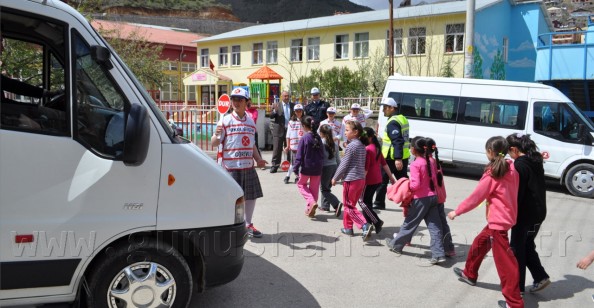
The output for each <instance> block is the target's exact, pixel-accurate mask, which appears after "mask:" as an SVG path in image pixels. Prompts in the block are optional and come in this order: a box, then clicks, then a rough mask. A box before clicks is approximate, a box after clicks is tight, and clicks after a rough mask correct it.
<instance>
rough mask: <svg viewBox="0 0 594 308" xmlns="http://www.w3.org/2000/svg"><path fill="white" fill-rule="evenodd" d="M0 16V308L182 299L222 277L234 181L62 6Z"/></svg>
mask: <svg viewBox="0 0 594 308" xmlns="http://www.w3.org/2000/svg"><path fill="white" fill-rule="evenodd" d="M0 22H1V36H2V57H1V59H2V83H1V84H0V94H1V98H2V100H1V105H0V306H1V307H5V306H14V305H17V306H18V305H38V304H45V303H64V302H66V303H75V304H78V306H80V307H186V306H188V304H189V302H190V300H191V296H192V294H194V293H196V292H201V291H202V290H205V289H207V288H209V287H211V286H215V285H219V284H224V283H227V282H229V281H232V280H233V279H235V278H236V277H237V276H238V275H239V273H240V272H241V269H242V266H243V262H244V253H243V246H244V244H245V241H246V238H247V237H246V233H247V232H246V228H245V224H244V213H243V212H244V200H243V191H242V189H241V187H240V186H239V185H237V183H236V182H235V181H234V180H233V179H232V178H231V177H230V176H229V174H228V173H227V172H226V171H225V170H223V169H222V167H220V166H218V165H216V164H215V162H214V160H213V159H212V158H210V157H209V156H208V155H206V154H205V153H204V152H202V151H201V150H200V149H199V148H198V147H196V146H195V145H194V144H192V143H189V142H188V141H187V140H185V139H182V138H180V137H179V136H177V135H176V133H175V132H174V131H173V130H172V128H171V127H170V125H169V124H168V123H167V121H166V119H165V117H164V116H163V114H162V112H161V111H160V110H159V108H158V107H157V105H156V104H155V103H154V102H153V101H152V99H151V98H150V96H149V95H148V93H147V91H146V90H145V88H144V87H143V86H142V85H141V84H140V83H139V82H138V81H137V79H136V78H135V77H134V76H133V74H132V73H131V72H130V70H129V69H128V68H127V67H126V65H125V64H124V63H123V62H122V60H121V59H120V58H119V57H118V56H117V55H116V54H115V53H114V52H113V50H112V49H111V48H110V46H109V45H108V44H107V43H106V42H105V41H104V39H103V38H102V37H101V36H99V35H98V34H97V32H95V30H94V29H93V28H91V26H90V24H89V22H88V21H87V20H86V19H85V18H84V17H83V16H82V15H81V14H79V13H78V12H77V11H76V10H74V9H73V8H72V7H70V6H68V5H67V4H65V3H63V2H61V1H56V0H2V2H0Z"/></svg>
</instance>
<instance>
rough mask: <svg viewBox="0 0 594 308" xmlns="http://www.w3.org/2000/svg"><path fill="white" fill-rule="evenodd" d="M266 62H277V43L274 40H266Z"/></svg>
mask: <svg viewBox="0 0 594 308" xmlns="http://www.w3.org/2000/svg"><path fill="white" fill-rule="evenodd" d="M266 63H268V64H276V63H278V43H277V42H276V41H270V42H266Z"/></svg>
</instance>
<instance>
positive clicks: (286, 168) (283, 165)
mask: <svg viewBox="0 0 594 308" xmlns="http://www.w3.org/2000/svg"><path fill="white" fill-rule="evenodd" d="M290 166H291V163H290V162H289V161H288V160H285V161H283V162H282V163H281V165H280V167H281V170H282V171H285V172H287V171H289V167H290Z"/></svg>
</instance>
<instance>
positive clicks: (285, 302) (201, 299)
mask: <svg viewBox="0 0 594 308" xmlns="http://www.w3.org/2000/svg"><path fill="white" fill-rule="evenodd" d="M288 295H289V296H288ZM242 306H244V307H250V306H253V307H320V304H319V303H318V302H317V301H316V299H315V298H314V297H313V295H312V294H311V293H310V292H309V291H308V290H307V289H306V288H305V287H304V286H303V285H302V284H301V283H299V282H298V281H297V280H295V279H294V278H293V277H291V276H290V275H289V274H287V273H286V272H285V271H283V270H282V269H280V268H279V267H277V266H276V265H274V264H272V263H270V262H269V261H267V260H266V259H264V258H262V257H259V256H256V255H254V254H252V253H250V252H249V251H245V264H244V266H243V270H242V271H241V274H240V275H239V277H237V279H235V280H234V281H232V282H231V283H229V284H226V285H223V286H219V287H216V288H213V289H210V290H207V291H206V292H204V293H201V294H195V295H194V298H193V300H192V302H191V304H190V307H242Z"/></svg>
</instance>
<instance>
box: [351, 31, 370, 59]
mask: <svg viewBox="0 0 594 308" xmlns="http://www.w3.org/2000/svg"><path fill="white" fill-rule="evenodd" d="M354 48H355V51H354V53H355V55H354V56H355V58H367V57H369V32H365V33H355V42H354Z"/></svg>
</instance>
